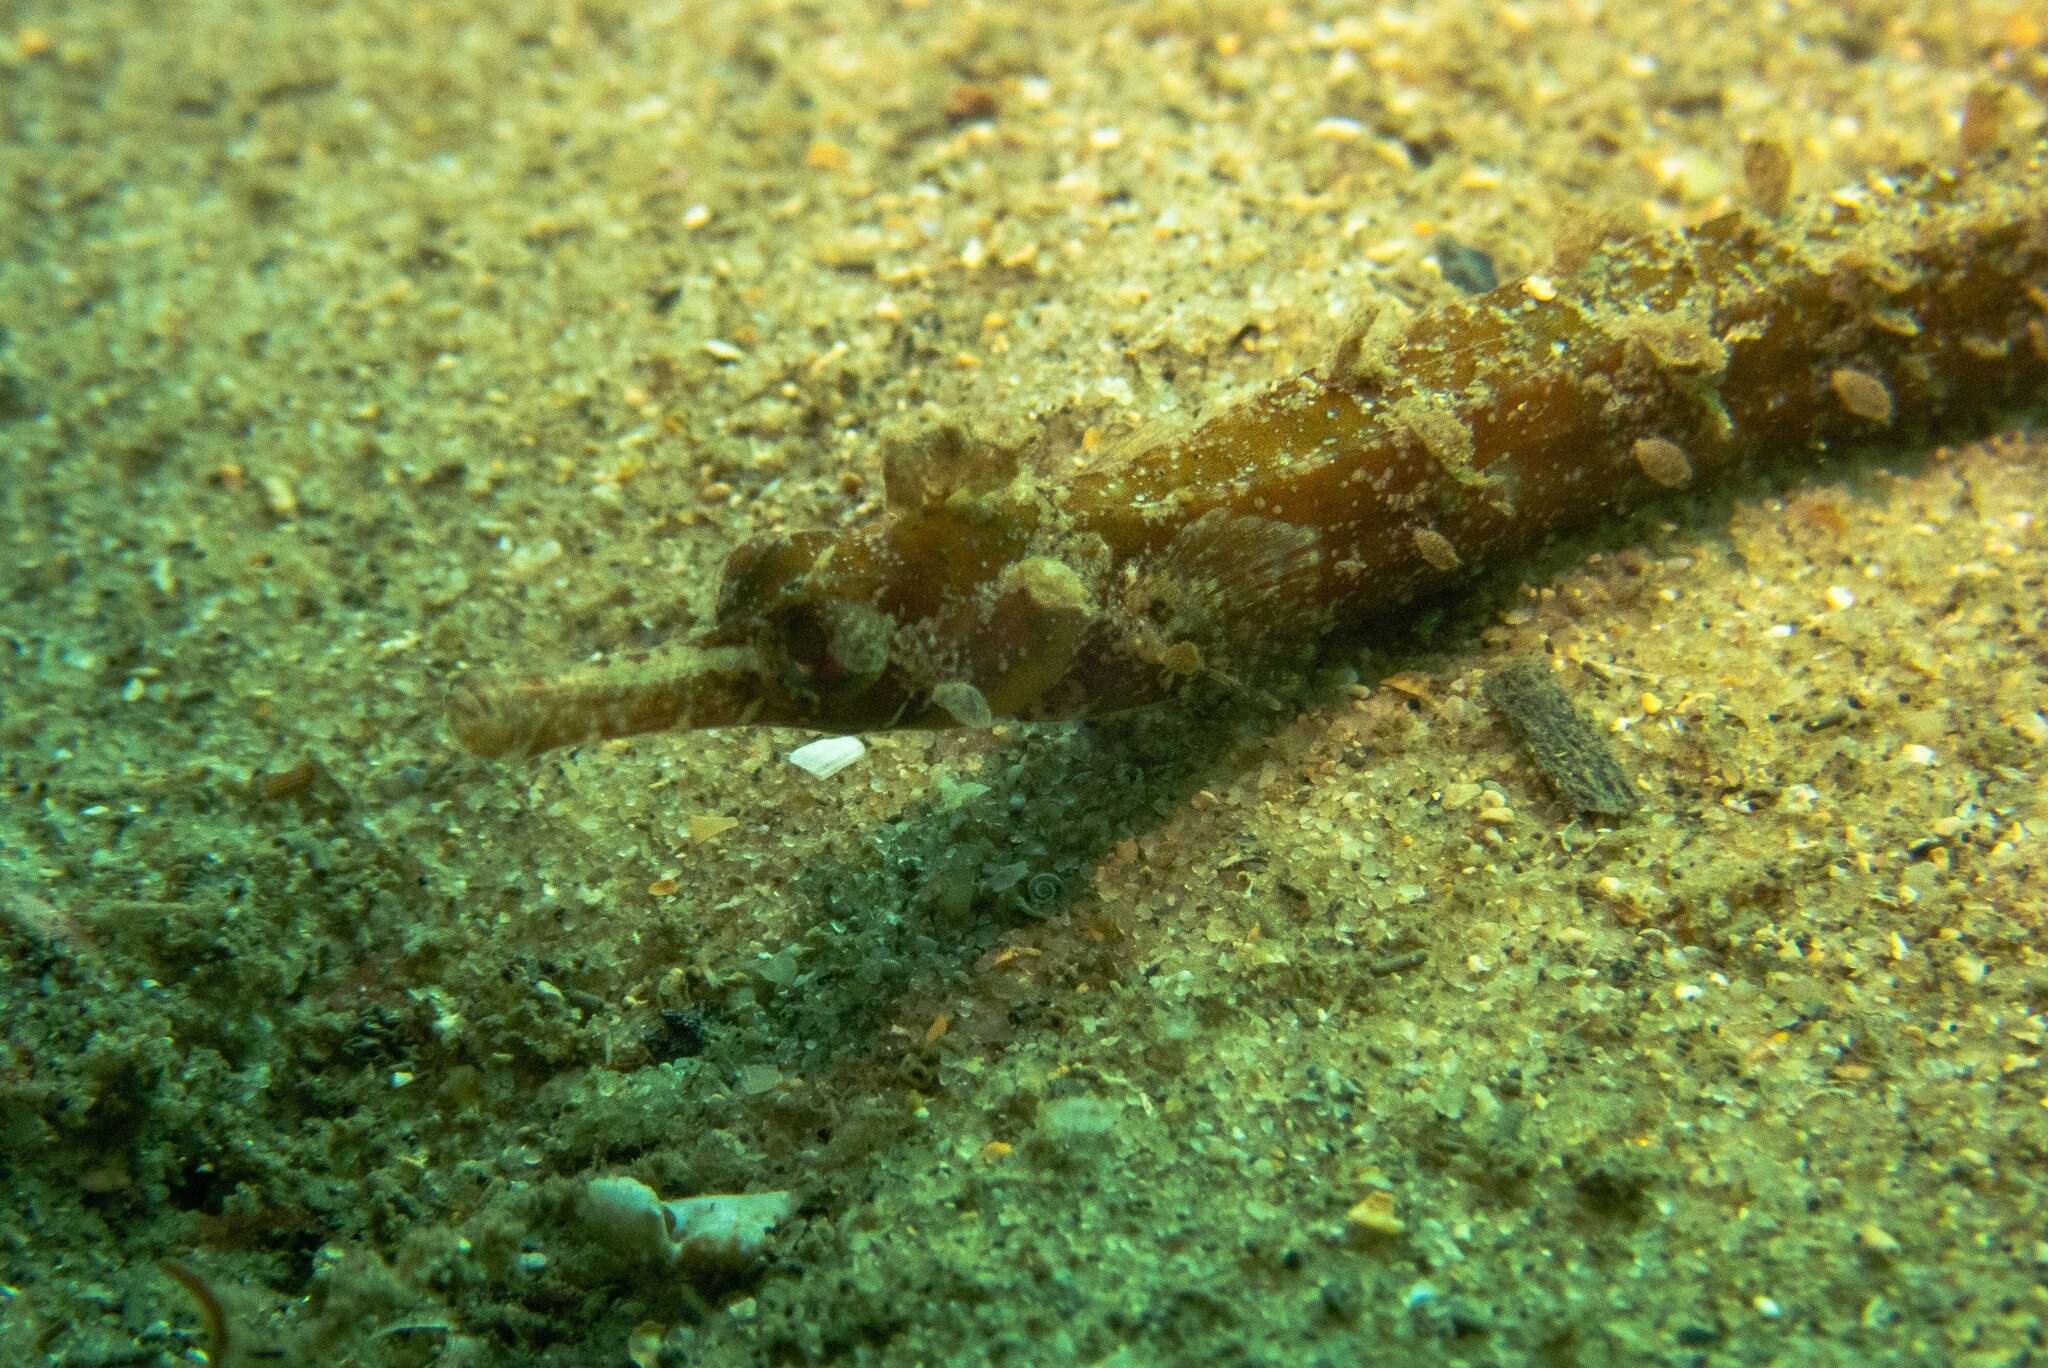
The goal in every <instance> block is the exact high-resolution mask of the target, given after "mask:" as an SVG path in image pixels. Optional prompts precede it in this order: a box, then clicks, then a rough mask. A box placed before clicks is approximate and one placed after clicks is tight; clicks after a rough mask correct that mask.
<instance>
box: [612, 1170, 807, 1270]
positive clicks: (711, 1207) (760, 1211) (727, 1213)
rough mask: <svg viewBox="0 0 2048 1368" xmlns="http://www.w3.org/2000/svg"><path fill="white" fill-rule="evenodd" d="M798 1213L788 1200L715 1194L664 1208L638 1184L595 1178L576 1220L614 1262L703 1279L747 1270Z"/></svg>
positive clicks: (775, 1194)
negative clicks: (672, 1269)
mask: <svg viewBox="0 0 2048 1368" xmlns="http://www.w3.org/2000/svg"><path fill="white" fill-rule="evenodd" d="M795 1209H796V1198H795V1197H794V1196H792V1195H791V1194H790V1193H788V1192H719V1193H711V1194H709V1195H707V1196H703V1197H685V1198H683V1199H681V1200H679V1201H674V1202H664V1201H662V1200H661V1198H660V1197H659V1196H657V1195H656V1193H655V1191H654V1189H653V1188H651V1187H649V1186H647V1184H645V1183H643V1182H641V1181H640V1180H639V1179H637V1178H626V1177H623V1176H618V1175H613V1176H610V1177H605V1178H593V1179H591V1180H590V1181H589V1182H588V1183H587V1184H585V1185H584V1189H583V1200H582V1203H581V1204H580V1207H579V1214H580V1215H581V1216H582V1218H583V1223H584V1225H585V1226H586V1227H588V1228H589V1230H590V1231H591V1233H592V1234H593V1235H596V1236H597V1237H598V1238H600V1239H601V1240H603V1241H604V1243H606V1244H608V1245H610V1246H611V1247H612V1249H613V1250H615V1251H616V1252H617V1253H619V1254H620V1255H622V1256H624V1257H626V1258H629V1259H634V1260H637V1261H640V1262H645V1263H662V1264H668V1265H671V1266H676V1267H682V1268H686V1269H690V1270H692V1271H697V1272H704V1271H715V1270H724V1269H735V1268H741V1267H744V1266H745V1265H747V1264H750V1263H752V1262H753V1261H754V1260H755V1259H757V1258H759V1257H760V1256H761V1253H762V1251H763V1249H764V1248H765V1247H766V1245H767V1241H768V1232H769V1231H771V1230H773V1229H774V1228H775V1226H776V1224H777V1222H779V1221H781V1220H782V1219H783V1218H784V1217H786V1216H788V1215H789V1214H790V1212H792V1211H794V1210H795Z"/></svg>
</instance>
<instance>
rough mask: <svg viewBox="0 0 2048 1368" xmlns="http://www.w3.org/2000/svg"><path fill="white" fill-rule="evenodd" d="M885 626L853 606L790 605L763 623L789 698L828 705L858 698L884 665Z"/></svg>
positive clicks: (886, 659) (875, 614)
mask: <svg viewBox="0 0 2048 1368" xmlns="http://www.w3.org/2000/svg"><path fill="white" fill-rule="evenodd" d="M890 625H891V624H890V622H889V619H888V618H887V617H885V616H884V615H883V614H881V613H878V612H876V611H875V610H874V609H872V608H866V607H863V606H861V605H859V604H852V603H838V602H833V601H831V600H825V601H802V602H797V603H793V604H790V605H789V606H787V607H785V608H782V609H780V610H778V611H777V612H775V613H774V614H773V615H771V616H770V618H769V620H768V637H769V640H768V643H767V645H768V649H769V654H770V659H771V660H773V661H774V662H775V666H776V674H777V676H778V678H779V680H780V682H781V684H782V687H783V688H785V689H787V690H788V691H789V692H790V693H791V694H793V695H795V696H796V697H798V698H804V699H809V700H812V701H814V702H818V703H824V704H831V703H839V702H844V701H846V700H848V699H852V698H855V697H858V696H859V695H860V694H862V693H864V692H866V691H867V689H868V688H869V687H870V686H871V685H873V684H874V682H875V681H876V680H877V679H879V678H880V677H881V674H882V671H883V669H885V668H886V667H887V666H888V663H889V633H890Z"/></svg>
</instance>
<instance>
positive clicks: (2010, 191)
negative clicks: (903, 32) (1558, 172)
mask: <svg viewBox="0 0 2048 1368" xmlns="http://www.w3.org/2000/svg"><path fill="white" fill-rule="evenodd" d="M1553 274H1554V275H1555V279H1554V280H1553V279H1551V278H1547V277H1543V276H1530V277H1527V278H1525V279H1523V280H1521V281H1518V282H1514V283H1510V284H1507V285H1503V286H1501V287H1500V288H1498V289H1495V290H1493V291H1491V292H1489V293H1487V294H1484V295H1480V296H1477V297H1475V298H1473V299H1471V300H1468V301H1464V302H1461V303H1458V304H1455V305H1452V306H1450V307H1447V308H1444V309H1440V310H1437V311H1435V312H1434V313H1430V314H1425V315H1421V316H1419V317H1416V318H1414V319H1412V320H1407V321H1399V322H1393V321H1382V322H1379V323H1374V322H1371V321H1366V322H1362V323H1360V324H1359V325H1358V326H1356V327H1355V328H1354V329H1353V331H1352V332H1351V333H1350V334H1349V335H1348V336H1347V337H1346V338H1345V339H1344V340H1343V342H1342V343H1341V344H1340V345H1339V347H1338V348H1337V351H1336V353H1335V355H1334V356H1333V357H1332V359H1331V360H1330V361H1329V362H1328V363H1327V364H1325V365H1323V366H1321V367H1319V368H1317V369H1315V370H1312V371H1309V372H1307V373H1305V374H1302V375H1300V376H1297V377H1295V378H1293V379H1291V380H1288V381H1285V382H1283V383H1281V384H1279V385H1277V386H1275V387H1274V388H1272V389H1270V390H1268V391H1266V392H1265V393H1263V394H1260V395H1258V396H1256V397H1254V398H1252V399H1250V400H1248V401H1246V402H1244V403H1241V404H1239V405H1236V406H1235V407H1232V408H1229V409H1226V410H1224V411H1223V412H1221V413H1219V414H1217V415H1216V416H1214V417H1212V418H1210V419H1209V420H1208V421H1206V422H1204V423H1202V424H1200V425H1199V426H1197V427H1194V428H1193V429H1192V430H1189V431H1187V432H1185V433H1182V434H1179V435H1175V436H1170V437H1167V438H1164V439H1156V440H1150V441H1144V442H1140V443H1137V444H1134V445H1132V446H1129V447H1127V448H1125V449H1123V450H1121V451H1119V452H1116V453H1114V454H1113V455H1112V456H1111V457H1110V458H1107V459H1104V460H1102V461H1100V462H1099V463H1098V464H1096V465H1095V466H1093V467H1091V468H1089V469H1086V470H1083V471H1081V472H1080V473H1078V474H1077V475H1075V476H1074V477H1073V478H1071V479H1068V480H1065V481H1063V482H1057V483H1055V482H1049V481H1046V480H1042V479H1034V478H1032V477H1030V476H1028V475H1026V474H1023V473H1019V472H1018V471H1017V470H1016V468H1015V466H1014V463H1011V462H1007V461H1005V460H1004V459H1002V458H1001V454H1000V453H995V452H991V451H988V450H985V449H977V448H976V447H975V446H974V444H973V443H972V442H971V441H969V440H967V439H964V438H962V437H961V436H960V435H959V434H958V433H957V432H947V433H942V434H940V435H939V436H937V437H935V438H934V439H933V440H932V441H931V442H930V443H929V444H928V445H927V448H926V449H925V450H924V451H923V452H921V453H920V454H919V455H918V456H916V457H915V458H906V459H904V460H902V461H899V462H896V463H894V464H892V466H891V468H890V469H888V470H887V471H886V475H887V483H888V494H889V509H888V513H887V516H886V517H884V518H883V519H882V520H880V521H878V522H876V523H875V524H873V525H871V526H866V527H862V528H858V529H855V530H853V531H850V532H844V533H833V532H823V531H820V532H803V533H795V534H777V535H771V536H765V537H757V538H755V539H753V540H750V541H748V542H745V543H743V544H742V545H740V546H739V547H738V548H736V549H735V550H734V551H733V552H732V554H731V556H730V557H729V558H728V560H727V562H726V565H725V569H724V572H723V576H722V580H721V585H720V589H719V594H718V601H717V608H716V612H715V614H714V619H713V622H712V624H711V625H710V627H709V628H708V629H707V630H706V631H705V632H703V633H702V634H700V635H699V636H698V637H697V638H695V639H694V640H692V641H691V642H689V643H687V644H686V645H683V646H681V647H679V648H677V649H675V650H673V651H670V652H667V653H664V654H662V655H661V656H660V657H659V658H656V659H652V660H648V661H642V662H635V663H620V664H615V665H610V666H601V667H594V668H588V669H583V670H578V671H571V672H567V673H563V674H560V675H554V676H548V677H543V678H531V679H514V680H510V681H498V682H478V681H476V680H473V679H465V680H464V681H462V682H461V683H459V684H458V686H457V687H456V690H455V692H454V694H453V696H452V698H451V701H450V705H449V721H450V725H451V729H452V730H453V732H454V734H455V736H456V737H457V739H458V740H459V741H461V743H462V744H463V745H464V746H466V747H467V748H468V749H470V750H471V751H474V752H476V753H478V754H481V755H486V756H497V755H515V754H532V753H535V752H539V751H543V750H547V749H549V748H551V747H555V746H562V745H567V744H571V743H574V742H578V741H583V740H586V739H595V738H605V737H618V736H626V735H631V734H635V733H640V732H647V731H654V730H662V729H676V728H705V727H727V726H742V725H780V726H795V727H806V728H812V729H815V730H819V731H828V732H859V731H872V730H882V729H887V728H892V727H947V726H959V725H977V724H985V723H987V722H989V721H992V720H996V719H1002V718H1015V719H1054V718H1071V717H1081V716H1093V715H1100V714H1107V713H1113V712H1118V711H1122V710H1125V709H1129V708H1133V707H1138V706H1141V705H1144V704H1147V703H1152V702H1156V701H1159V700H1162V699H1164V698H1167V697H1170V696H1172V695H1174V694H1176V693H1177V692H1179V691H1181V690H1183V689H1185V688H1186V687H1187V686H1188V685H1189V684H1190V682H1191V681H1194V680H1197V679H1200V678H1203V677H1212V678H1216V677H1220V678H1226V679H1228V678H1235V677H1237V676H1238V675H1239V673H1240V672H1241V671H1244V670H1246V669H1248V668H1250V667H1251V666H1253V665H1254V664H1256V663H1257V662H1258V661H1260V660H1262V659H1269V658H1271V657H1273V656H1275V655H1277V654H1280V653H1284V652H1287V651H1290V650H1295V649H1298V648H1299V647H1301V646H1302V645H1303V644H1305V643H1308V642H1311V641H1313V640H1314V639H1315V638H1316V637H1318V636H1320V635H1322V634H1324V633H1327V632H1331V631H1334V630H1340V629H1346V630H1348V629H1355V628H1357V627H1359V626H1360V625H1363V624H1367V623H1370V622H1371V621H1372V620H1374V619H1378V618H1383V617H1385V616H1386V615H1388V614H1390V613H1392V612H1394V611H1396V610H1398V609H1399V608H1400V607H1402V606H1403V605H1405V604H1408V603H1412V602H1413V601H1415V600H1416V599H1418V598H1420V597H1422V596H1424V595H1427V594H1431V593H1434V592H1437V591H1439V590H1442V589H1444V588H1445V587H1447V586H1449V585H1451V584H1453V583H1455V582H1456V581H1458V580H1459V579H1460V578H1462V577H1465V576H1467V575H1469V574H1471V573H1472V572H1473V571H1474V570H1476V569H1478V568H1481V567H1485V566H1490V565H1493V564H1496V563H1498V562H1499V561H1500V559H1501V558H1502V557H1505V556H1509V555H1512V554H1514V553H1515V552H1517V551H1519V550H1522V549H1525V548H1527V547H1528V546H1530V545H1531V544H1533V543H1535V542H1537V541H1539V540H1541V539H1542V538H1543V537H1545V536H1546V535H1548V534H1550V533H1552V532H1554V531H1558V530H1561V529H1566V528H1570V527H1574V526H1580V525H1584V524H1586V523H1589V522H1593V521H1597V520H1598V519H1600V518H1602V517H1604V516H1609V515H1611V514H1613V513H1616V512H1620V511H1623V510H1626V509H1629V508H1631V507H1633V506H1635V505H1638V504H1640V503H1642V502H1644V501H1646V500H1648V499H1650V498H1652V497H1655V496H1656V495H1658V494H1660V493H1662V492H1664V491H1666V490H1667V489H1670V488H1672V487H1676V486H1684V485H1690V484H1693V483H1695V482H1700V481H1705V480H1710V479H1713V478H1714V477H1716V476H1719V475H1723V474H1725V473H1726V472H1729V471H1731V470H1733V469H1736V468H1738V467H1740V466H1742V465H1744V464H1745V463H1748V462H1753V461H1761V460H1765V459H1770V460H1777V461H1796V460H1798V459H1800V458H1801V457H1802V456H1804V455H1806V454H1808V453H1811V452H1813V451H1815V450H1817V449H1821V448H1824V447H1827V446H1830V445H1835V444H1839V443H1843V442H1854V441H1858V440H1869V439H1871V438H1874V437H1879V436H1882V435H1883V434H1884V432H1885V431H1886V430H1887V429H1888V428H1891V427H1894V426H1906V427H1910V428H1913V429H1916V430H1917V429H1921V428H1925V427H1929V426H1932V425H1935V424H1938V423H1941V422H1945V421H1950V420H1953V419H1956V418H1959V417H1962V416H1965V415H1966V414H1968V413H1972V412H1982V411H1985V410H1989V409H1993V408H1995V407H1997V406H1999V405H2002V404H2010V403H2013V402H2016V401H2019V400H2021V399H2023V398H2025V397H2027V396H2028V395H2030V394H2033V393H2038V392H2039V390H2040V387H2041V385H2042V383H2043V381H2044V379H2048V169H2044V164H2043V159H2042V153H2041V151H2040V150H2039V149H2036V150H2035V152H2034V153H2033V155H2032V156H2031V157H2029V158H2026V159H2018V160H2012V161H2008V162H2007V163H2005V164H2003V165H1999V166H1996V167H1979V168H1973V169H1971V170H1970V171H1968V172H1967V173H1955V172H1930V173H1927V174H1924V175H1921V176H1918V177H1915V178H1913V179H1911V180H1909V181H1906V182H1903V183H1899V184H1895V185H1890V186H1886V187H1883V188H1882V189H1881V190H1879V189H1872V190H1870V191H1869V192H1867V193H1864V194H1862V195H1860V196H1837V197H1833V198H1830V199H1827V200H1820V201H1814V202H1810V203H1807V204H1805V205H1803V206H1801V208H1800V209H1799V210H1798V211H1797V212H1796V213H1794V214H1791V215H1789V216H1784V217H1780V218H1769V217H1765V216H1761V215H1758V214H1755V213H1752V212H1749V211H1737V212H1734V213H1730V214H1727V215H1724V216H1722V217H1719V218H1716V219H1713V220H1711V221H1709V222H1707V223H1705V224H1703V225H1700V226H1699V227H1696V228H1693V229H1690V230H1687V231H1683V232H1665V233H1656V234H1649V235H1641V236H1635V237H1628V238H1623V239H1619V240H1611V241H1600V240H1597V239H1596V238H1594V237H1593V236H1591V235H1588V236H1587V238H1586V240H1585V241H1584V242H1582V243H1581V244H1580V245H1578V246H1577V247H1574V248H1569V249H1565V250H1562V251H1561V252H1560V262H1559V267H1558V269H1557V270H1556V271H1555V272H1554V273H1553Z"/></svg>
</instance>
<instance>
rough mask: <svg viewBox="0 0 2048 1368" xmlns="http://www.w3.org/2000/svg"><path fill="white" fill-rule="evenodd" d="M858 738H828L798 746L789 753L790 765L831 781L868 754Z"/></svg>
mask: <svg viewBox="0 0 2048 1368" xmlns="http://www.w3.org/2000/svg"><path fill="white" fill-rule="evenodd" d="M867 749H868V748H867V747H866V746H864V745H862V744H861V739H860V738H859V737H858V736H827V737H823V738H820V739H819V740H816V741H813V742H810V743H809V744H808V745H802V746H798V747H797V748H796V749H795V750H793V751H791V752H790V753H789V763H790V764H792V765H795V766H796V767H797V768H798V769H800V770H804V771H806V772H807V773H810V774H812V775H815V776H816V777H817V778H820V779H830V778H831V777H832V776H833V775H835V774H837V773H839V771H841V770H843V769H845V768H846V767H847V766H848V765H850V764H852V763H853V762H854V761H856V760H858V759H860V758H861V756H863V755H865V754H867Z"/></svg>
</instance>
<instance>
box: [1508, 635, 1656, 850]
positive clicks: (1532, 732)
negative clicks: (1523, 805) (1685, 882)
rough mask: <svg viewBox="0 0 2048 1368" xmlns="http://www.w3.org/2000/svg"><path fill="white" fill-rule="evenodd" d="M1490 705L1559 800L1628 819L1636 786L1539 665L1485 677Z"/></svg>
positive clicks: (1519, 663)
mask: <svg viewBox="0 0 2048 1368" xmlns="http://www.w3.org/2000/svg"><path fill="white" fill-rule="evenodd" d="M1485 694H1486V701H1487V702H1488V703H1489V704H1491V705H1492V706H1493V708H1494V710H1495V711H1496V712H1498V713H1499V714H1500V715H1501V716H1502V717H1504V718H1506V719H1507V722H1508V725H1509V726H1511V727H1513V728H1514V730H1515V734H1516V736H1518V737H1520V738H1521V742H1522V748H1523V749H1524V750H1526V751H1527V752H1528V753H1529V759H1530V760H1531V761H1532V762H1533V763H1534V764H1535V766H1536V768H1537V769H1539V770H1541V771H1542V772H1543V776H1544V777H1545V778H1546V779H1548V780H1550V783H1551V787H1553V788H1555V789H1556V790H1557V792H1558V796H1559V797H1561V798H1563V799H1564V800H1565V802H1567V803H1569V804H1571V806H1572V807H1573V809H1575V810H1576V811H1579V812H1589V813H1594V814H1596V815H1598V816H1602V817H1626V816H1627V815H1628V814H1629V813H1631V812H1634V811H1635V810H1636V807H1637V804H1638V802H1639V800H1638V799H1637V797H1636V790H1635V786H1634V785H1633V784H1631V783H1630V782H1629V777H1628V775H1627V773H1626V772H1624V771H1623V770H1622V768H1621V763H1620V762H1619V761H1617V760H1616V759H1615V758H1614V753H1613V752H1612V751H1610V750H1609V749H1608V748H1607V739H1606V738H1605V737H1604V736H1602V735H1601V734H1600V732H1599V729H1598V728H1596V727H1595V726H1594V725H1593V724H1592V722H1591V721H1590V720H1588V719H1587V717H1586V715H1585V714H1584V713H1582V712H1580V711H1579V710H1578V708H1577V707H1575V706H1574V705H1573V703H1572V701H1571V699H1570V698H1569V697H1568V696H1567V695H1566V694H1565V691H1564V690H1563V689H1561V688H1559V687H1558V685H1557V681H1556V680H1555V679H1553V678H1551V674H1550V670H1549V667H1547V666H1546V665H1544V664H1543V663H1542V662H1541V661H1536V660H1516V661H1511V662H1509V663H1508V664H1506V665H1503V666H1501V667H1500V668H1499V669H1497V670H1494V671H1492V672H1491V673H1489V674H1488V675H1487V676H1486V685H1485Z"/></svg>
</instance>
